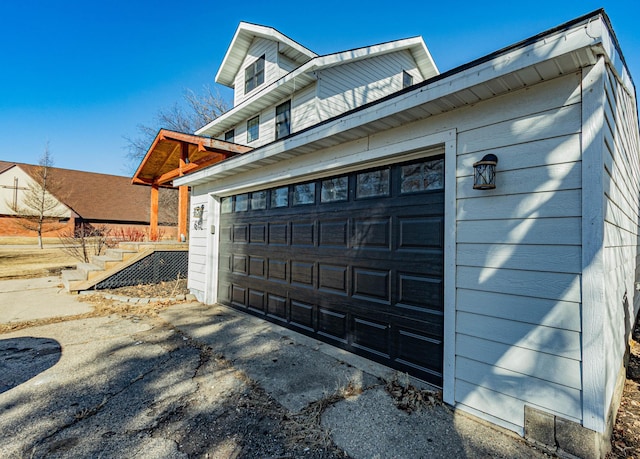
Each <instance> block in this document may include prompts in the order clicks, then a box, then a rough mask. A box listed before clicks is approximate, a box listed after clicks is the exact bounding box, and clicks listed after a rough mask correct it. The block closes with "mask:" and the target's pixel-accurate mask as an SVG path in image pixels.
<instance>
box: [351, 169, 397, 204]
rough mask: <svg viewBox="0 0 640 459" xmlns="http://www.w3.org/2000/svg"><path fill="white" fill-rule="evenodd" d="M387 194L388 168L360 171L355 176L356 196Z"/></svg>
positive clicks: (367, 196) (371, 196)
mask: <svg viewBox="0 0 640 459" xmlns="http://www.w3.org/2000/svg"><path fill="white" fill-rule="evenodd" d="M378 196H389V169H388V168H387V169H379V170H377V171H370V172H362V173H360V174H358V175H357V176H356V198H375V197H378Z"/></svg>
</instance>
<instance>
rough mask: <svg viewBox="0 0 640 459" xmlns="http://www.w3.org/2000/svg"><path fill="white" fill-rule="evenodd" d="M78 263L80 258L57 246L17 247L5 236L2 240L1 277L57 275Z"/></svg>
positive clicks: (0, 241)
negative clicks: (7, 240) (40, 247)
mask: <svg viewBox="0 0 640 459" xmlns="http://www.w3.org/2000/svg"><path fill="white" fill-rule="evenodd" d="M9 239H14V238H9ZM22 239H24V238H22ZM16 245H20V244H16ZM77 263H78V260H76V259H75V258H73V257H71V256H70V255H68V254H66V253H65V252H63V251H62V249H60V248H57V247H47V245H45V246H44V248H43V249H39V248H37V247H34V246H26V245H24V246H22V247H16V246H14V244H13V243H8V242H6V240H5V238H2V240H0V279H16V278H23V277H40V276H50V275H55V274H59V273H60V271H61V270H62V269H64V268H66V267H70V266H75V265H76V264H77Z"/></svg>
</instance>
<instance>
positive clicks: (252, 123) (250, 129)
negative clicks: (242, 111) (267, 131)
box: [247, 116, 260, 143]
mask: <svg viewBox="0 0 640 459" xmlns="http://www.w3.org/2000/svg"><path fill="white" fill-rule="evenodd" d="M258 137H260V116H254V117H253V118H251V119H250V120H249V121H247V143H248V142H253V141H254V140H258Z"/></svg>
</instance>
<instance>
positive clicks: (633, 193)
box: [602, 68, 640, 415]
mask: <svg viewBox="0 0 640 459" xmlns="http://www.w3.org/2000/svg"><path fill="white" fill-rule="evenodd" d="M604 92H605V98H604V99H605V101H606V104H605V107H604V118H605V119H604V123H603V129H604V145H603V148H604V151H603V165H602V173H603V176H604V180H603V188H604V219H605V224H604V269H605V273H604V276H605V279H606V281H605V308H606V311H605V317H606V326H604V327H603V330H602V332H603V334H604V336H603V342H604V346H605V349H606V355H607V358H606V359H604V362H603V364H604V365H605V369H604V371H605V394H604V408H605V409H607V408H608V407H609V405H610V404H611V400H612V397H613V392H614V389H615V384H616V379H617V376H618V372H619V370H620V367H621V365H622V362H623V359H624V353H625V350H626V341H627V340H628V339H629V334H630V332H631V330H632V326H633V322H634V319H635V317H636V315H637V313H638V309H637V308H638V298H637V297H638V295H637V294H636V290H635V282H637V281H638V280H640V279H639V276H638V235H639V234H640V231H639V227H638V221H639V218H640V215H639V196H640V166H639V162H638V161H639V158H640V151H639V144H640V139H639V138H638V131H637V127H638V120H637V117H636V115H637V111H636V101H635V99H634V97H633V96H632V95H630V94H629V93H627V92H626V91H625V89H624V87H623V86H621V85H620V84H619V83H618V81H617V80H616V79H615V77H614V75H613V74H612V71H611V69H609V68H607V72H606V73H605V77H604ZM604 415H606V413H605V414H604Z"/></svg>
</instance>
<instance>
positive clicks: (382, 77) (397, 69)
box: [318, 51, 416, 119]
mask: <svg viewBox="0 0 640 459" xmlns="http://www.w3.org/2000/svg"><path fill="white" fill-rule="evenodd" d="M415 68H416V65H415V62H414V60H413V58H412V57H411V53H409V52H408V51H401V52H395V53H389V54H384V55H382V56H377V57H373V58H370V59H363V60H360V61H357V62H352V63H348V64H344V65H340V66H336V67H331V68H327V69H323V70H321V71H319V72H318V74H319V75H318V79H319V81H320V85H319V91H318V97H319V112H320V117H321V119H327V118H330V117H332V116H335V115H337V114H339V113H344V112H346V111H348V110H351V109H353V108H356V107H359V106H361V105H364V104H366V103H368V102H371V101H374V100H376V99H380V98H381V97H384V96H386V95H388V94H391V93H393V92H396V91H399V90H401V89H402V71H403V70H414V69H415ZM410 73H412V74H414V73H413V72H410ZM414 75H415V74H414Z"/></svg>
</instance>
